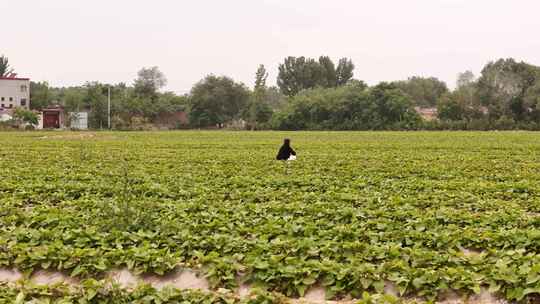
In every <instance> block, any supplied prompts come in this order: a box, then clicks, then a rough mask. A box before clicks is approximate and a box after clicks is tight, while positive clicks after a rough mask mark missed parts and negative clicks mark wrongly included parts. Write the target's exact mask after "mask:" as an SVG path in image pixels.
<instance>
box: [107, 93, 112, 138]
mask: <svg viewBox="0 0 540 304" xmlns="http://www.w3.org/2000/svg"><path fill="white" fill-rule="evenodd" d="M108 89H109V90H108V91H107V93H108V94H107V101H108V103H107V126H108V127H109V130H110V129H111V86H110V85H109V87H108Z"/></svg>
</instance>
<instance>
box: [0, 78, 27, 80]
mask: <svg viewBox="0 0 540 304" xmlns="http://www.w3.org/2000/svg"><path fill="white" fill-rule="evenodd" d="M0 80H30V78H19V77H0Z"/></svg>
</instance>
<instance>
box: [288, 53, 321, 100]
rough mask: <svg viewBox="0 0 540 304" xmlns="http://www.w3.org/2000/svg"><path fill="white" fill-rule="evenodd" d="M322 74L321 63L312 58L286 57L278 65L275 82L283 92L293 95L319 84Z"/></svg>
mask: <svg viewBox="0 0 540 304" xmlns="http://www.w3.org/2000/svg"><path fill="white" fill-rule="evenodd" d="M323 74H324V73H323V70H322V68H321V65H320V64H319V63H318V62H317V61H315V60H314V59H311V58H306V57H303V56H302V57H298V58H296V57H287V58H285V62H284V63H283V64H280V65H279V74H278V80H277V84H278V86H279V88H280V89H281V92H282V93H283V94H285V95H287V96H294V95H296V94H298V93H299V92H300V91H302V90H305V89H311V88H315V87H317V86H319V85H321V83H322V75H323Z"/></svg>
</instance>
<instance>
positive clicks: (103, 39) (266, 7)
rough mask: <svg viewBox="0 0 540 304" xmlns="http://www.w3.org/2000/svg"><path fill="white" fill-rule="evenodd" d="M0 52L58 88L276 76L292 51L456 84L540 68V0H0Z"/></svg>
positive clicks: (373, 77)
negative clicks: (152, 70) (507, 64)
mask: <svg viewBox="0 0 540 304" xmlns="http://www.w3.org/2000/svg"><path fill="white" fill-rule="evenodd" d="M0 12H1V14H0V22H1V23H2V26H1V27H0V54H4V55H6V56H8V57H9V59H10V62H11V64H12V66H13V67H15V68H16V71H17V72H18V73H19V76H25V77H31V78H32V79H33V80H36V81H42V80H46V81H49V83H50V84H52V85H55V86H60V85H78V84H82V83H84V82H85V81H91V80H96V81H101V82H111V83H117V82H126V83H132V81H133V79H134V78H135V77H136V73H137V71H138V70H139V69H140V68H141V67H149V66H158V67H159V68H160V69H161V70H162V71H163V72H164V73H165V75H166V76H167V78H168V85H167V87H166V90H170V91H175V92H178V93H185V92H188V91H189V89H190V88H191V86H192V85H193V84H194V83H196V82H197V81H199V80H200V79H201V78H203V77H204V76H205V75H207V74H210V73H213V74H217V75H227V76H230V77H232V78H234V79H235V80H238V81H242V82H244V83H245V84H247V85H249V86H250V87H251V86H252V83H253V78H254V74H255V71H256V69H257V66H258V65H259V64H264V65H265V66H266V67H267V69H268V70H269V72H270V78H269V82H270V84H275V79H276V76H277V67H278V64H279V63H280V62H281V61H282V60H283V58H284V57H286V56H302V55H303V56H309V57H318V56H319V55H328V56H330V57H331V58H333V59H334V60H335V61H337V60H338V58H340V57H350V58H352V60H353V62H354V63H355V65H356V69H355V78H357V79H361V80H364V81H366V82H368V83H369V84H375V83H377V82H379V81H384V80H388V81H389V80H398V79H406V78H407V77H409V76H413V75H419V76H435V77H438V78H440V79H441V80H444V81H446V82H447V83H448V84H449V86H451V87H453V86H454V83H455V79H456V75H457V73H459V72H462V71H465V70H467V69H470V70H472V71H473V72H474V73H475V74H479V72H480V70H481V68H482V66H483V65H484V64H485V63H487V62H488V61H490V60H493V59H497V58H499V57H514V58H516V59H518V60H524V61H527V62H529V63H532V64H536V65H540V18H538V14H539V12H540V1H538V0H406V1H405V0H370V1H367V0H228V1H224V0H152V1H150V0H145V1H142V0H92V1H82V0H79V1H77V0H24V1H19V0H0Z"/></svg>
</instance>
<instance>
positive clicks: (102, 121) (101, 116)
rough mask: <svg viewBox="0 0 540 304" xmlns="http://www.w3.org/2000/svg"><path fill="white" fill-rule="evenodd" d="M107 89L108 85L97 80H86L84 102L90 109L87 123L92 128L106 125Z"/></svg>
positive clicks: (100, 127)
mask: <svg viewBox="0 0 540 304" xmlns="http://www.w3.org/2000/svg"><path fill="white" fill-rule="evenodd" d="M107 91H108V87H107V86H106V85H104V84H101V83H98V82H87V83H86V85H85V97H84V103H85V104H87V105H88V108H89V109H90V114H91V115H89V124H90V127H92V128H95V129H102V128H106V127H107V116H108V104H107Z"/></svg>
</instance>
